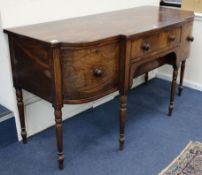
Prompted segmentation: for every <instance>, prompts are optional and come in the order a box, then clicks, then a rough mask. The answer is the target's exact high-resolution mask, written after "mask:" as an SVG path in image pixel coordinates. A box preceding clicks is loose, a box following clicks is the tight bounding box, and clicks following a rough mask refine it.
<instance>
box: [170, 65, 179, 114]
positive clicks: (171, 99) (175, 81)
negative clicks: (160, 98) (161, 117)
mask: <svg viewBox="0 0 202 175" xmlns="http://www.w3.org/2000/svg"><path fill="white" fill-rule="evenodd" d="M177 74H178V66H173V80H172V86H171V93H170V105H169V112H168V115H169V116H171V115H172V112H173V108H174V97H175V93H176V84H177Z"/></svg>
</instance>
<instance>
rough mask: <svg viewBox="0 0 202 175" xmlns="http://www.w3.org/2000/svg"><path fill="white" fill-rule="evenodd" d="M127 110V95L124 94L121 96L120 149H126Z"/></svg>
mask: <svg viewBox="0 0 202 175" xmlns="http://www.w3.org/2000/svg"><path fill="white" fill-rule="evenodd" d="M126 110H127V96H126V95H122V96H121V97H120V114H119V115H120V139H119V143H120V150H123V149H124V143H125V121H126Z"/></svg>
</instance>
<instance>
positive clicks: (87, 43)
mask: <svg viewBox="0 0 202 175" xmlns="http://www.w3.org/2000/svg"><path fill="white" fill-rule="evenodd" d="M193 19H194V14H193V12H189V11H182V10H179V9H171V8H164V7H153V6H144V7H138V8H132V9H127V10H121V11H116V12H110V13H103V14H98V15H91V16H86V17H80V18H75V19H66V20H61V21H55V22H48V23H42V24H35V25H30V26H23V27H18V28H12V29H5V30H4V32H5V33H7V34H8V39H9V46H10V56H11V63H12V72H13V82H14V87H15V88H16V95H17V101H18V109H19V115H20V122H21V128H22V137H23V142H25V143H26V141H27V138H26V127H25V118H24V108H23V98H22V89H25V90H27V91H29V92H31V93H33V94H35V95H37V96H39V97H41V98H43V99H45V100H47V101H49V102H51V103H52V105H53V108H54V111H55V112H54V114H55V123H56V136H57V149H58V162H59V168H60V169H62V168H63V167H64V154H63V135H62V107H63V105H64V104H80V103H85V102H90V101H93V100H96V99H99V98H101V97H103V96H105V95H108V94H110V93H112V92H115V91H119V93H120V108H119V115H120V138H119V141H120V150H123V149H124V143H125V121H126V111H127V98H128V91H129V90H130V88H131V86H132V82H133V78H135V77H138V76H140V75H142V74H145V82H146V83H147V82H148V78H149V77H148V72H149V71H151V70H153V69H155V68H158V67H160V66H162V65H164V64H169V65H171V66H172V67H173V81H172V85H171V94H170V104H169V112H168V114H169V115H171V114H172V111H173V108H174V97H175V91H176V80H177V74H178V68H179V66H180V65H182V69H181V80H180V86H179V89H180V91H181V89H182V88H183V87H182V86H183V75H184V70H185V60H186V59H187V58H188V56H189V53H190V43H191V42H192V41H193V40H194V38H193V36H192V26H193ZM180 93H181V92H180ZM117 108H118V107H117Z"/></svg>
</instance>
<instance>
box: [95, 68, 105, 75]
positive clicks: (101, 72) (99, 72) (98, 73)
mask: <svg viewBox="0 0 202 175" xmlns="http://www.w3.org/2000/svg"><path fill="white" fill-rule="evenodd" d="M93 73H94V75H95V76H96V77H100V76H102V74H103V70H102V69H100V68H95V69H94V71H93Z"/></svg>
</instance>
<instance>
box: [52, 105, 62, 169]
mask: <svg viewBox="0 0 202 175" xmlns="http://www.w3.org/2000/svg"><path fill="white" fill-rule="evenodd" d="M54 108H55V123H56V136H57V149H58V163H59V169H63V168H64V155H63V136H62V111H61V108H62V107H61V106H56V107H54Z"/></svg>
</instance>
